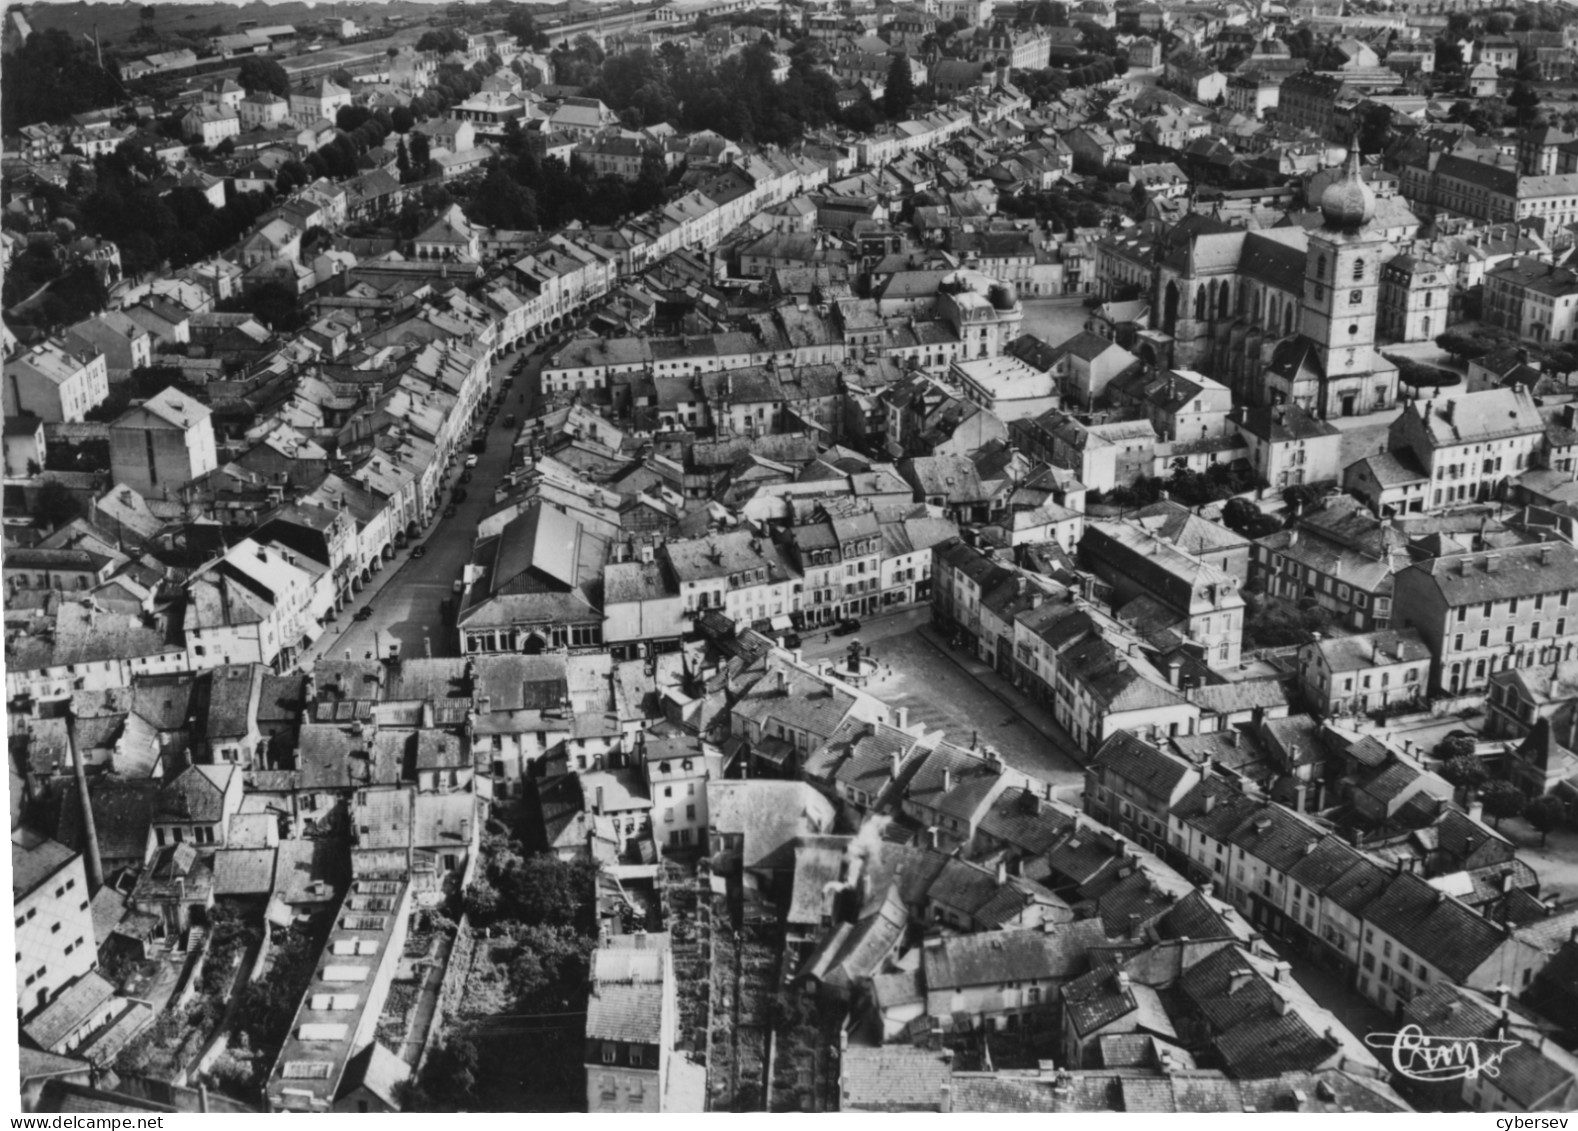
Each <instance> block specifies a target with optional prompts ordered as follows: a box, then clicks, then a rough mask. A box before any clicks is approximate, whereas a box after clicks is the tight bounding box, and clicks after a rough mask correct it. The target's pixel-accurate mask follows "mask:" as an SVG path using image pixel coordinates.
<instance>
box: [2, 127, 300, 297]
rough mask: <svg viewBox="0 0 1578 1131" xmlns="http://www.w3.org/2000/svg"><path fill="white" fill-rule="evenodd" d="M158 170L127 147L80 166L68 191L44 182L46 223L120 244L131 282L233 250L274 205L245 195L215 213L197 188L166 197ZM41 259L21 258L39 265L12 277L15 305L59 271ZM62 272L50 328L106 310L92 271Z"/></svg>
mask: <svg viewBox="0 0 1578 1131" xmlns="http://www.w3.org/2000/svg"><path fill="white" fill-rule="evenodd" d="M158 172H159V164H158V162H157V160H156V159H154V158H153V157H152V155H151V154H150V153H149V152H148V151H147V149H146V148H145V147H144V146H142V145H141V144H138V143H135V142H133V141H126V142H123V143H122V144H121V146H120V148H118V149H117V150H116V151H115V152H114V153H110V154H101V155H99V156H98V157H96V158H94V161H93V164H92V165H86V164H83V165H78V166H76V167H74V168H73V170H72V172H71V176H70V179H69V180H68V182H67V184H66V187H65V188H61V187H59V186H56V185H52V184H49V183H47V182H42V183H40V184H38V185H37V186H36V187H35V188H34V201H35V203H36V204H37V205H38V207H39V210H40V215H41V218H42V220H43V222H45V223H48V224H54V223H57V222H59V221H65V222H66V223H67V224H68V225H69V226H70V230H72V231H75V232H78V233H86V234H91V235H95V236H100V237H103V238H105V239H109V240H113V241H115V243H116V245H117V246H118V247H119V248H120V253H121V267H122V270H123V271H124V272H125V273H126V274H127V275H129V276H130V275H136V274H139V273H142V272H145V271H150V270H153V269H155V268H157V267H159V266H160V265H161V264H168V265H169V266H171V267H184V266H186V265H187V264H189V263H193V262H195V261H197V260H199V259H202V258H205V257H206V256H209V255H212V254H214V253H215V252H217V251H219V250H221V249H223V248H225V247H228V246H230V245H231V244H233V243H235V242H236V240H238V239H240V238H241V237H242V236H243V235H245V234H246V233H247V232H249V231H250V230H251V229H252V227H253V225H254V224H255V223H256V222H257V219H258V217H259V216H261V215H262V214H263V213H264V212H265V211H266V210H267V209H268V207H269V204H270V200H269V196H268V194H266V193H238V194H235V195H233V196H232V197H231V198H230V200H229V202H228V203H227V204H225V206H224V207H221V208H215V207H214V206H213V204H212V203H211V202H210V201H209V200H208V198H207V196H206V195H205V194H204V193H203V192H202V191H201V190H199V189H196V188H184V187H182V188H174V189H170V190H168V191H161V189H160V187H159V186H157V184H156V183H155V181H154V180H153V179H152V178H153V177H155V176H156V175H157V174H158ZM41 254H42V253H39V254H37V255H35V254H33V253H31V252H30V253H29V255H28V256H19V257H18V260H19V262H21V261H22V260H23V259H29V260H31V261H30V262H27V263H24V264H22V268H23V269H22V271H20V272H18V273H17V279H16V282H15V286H13V280H12V279H11V278H9V277H8V278H7V280H6V292H5V294H6V298H5V301H6V302H7V303H8V304H9V303H11V302H13V301H15V300H16V299H17V298H18V297H20V295H19V294H18V293H17V292H18V288H21V287H26V286H27V285H28V284H29V283H30V282H31V283H34V284H35V285H36V284H37V282H39V281H47V279H45V277H46V276H48V275H50V272H51V270H52V268H51V267H50V266H49V265H48V264H47V263H41V262H39V258H40V255H41ZM13 270H15V267H13ZM56 273H57V274H59V275H60V279H59V282H58V283H57V285H56V286H55V287H52V288H51V293H52V294H54V293H55V292H56V291H57V290H58V292H59V294H58V297H59V298H60V299H61V300H62V303H63V305H60V306H59V307H57V308H54V309H52V310H50V311H46V312H45V313H44V314H43V315H42V316H41V317H42V321H43V322H44V323H50V322H58V321H60V320H63V319H66V320H71V321H75V320H76V318H80V317H85V316H86V314H87V313H92V312H93V310H96V309H102V308H103V305H104V297H103V287H102V285H101V284H100V282H99V281H98V279H97V277H96V276H95V275H94V274H93V273H92V272H88V273H86V274H84V273H82V272H80V271H75V272H56ZM8 274H9V273H8ZM73 316H74V317H73Z"/></svg>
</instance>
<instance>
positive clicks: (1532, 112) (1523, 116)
mask: <svg viewBox="0 0 1578 1131" xmlns="http://www.w3.org/2000/svg"><path fill="white" fill-rule="evenodd" d="M1507 105H1508V106H1510V107H1512V110H1513V114H1514V115H1515V117H1516V120H1517V123H1518V125H1520V126H1532V125H1534V123H1535V120H1536V119H1538V118H1539V116H1540V94H1539V91H1537V90H1535V89H1534V88H1533V87H1532V86H1530V85H1529V84H1528V83H1527V82H1523V81H1521V80H1520V81H1519V82H1516V83H1514V84H1513V87H1512V93H1511V94H1510V95H1509V96H1508V97H1507Z"/></svg>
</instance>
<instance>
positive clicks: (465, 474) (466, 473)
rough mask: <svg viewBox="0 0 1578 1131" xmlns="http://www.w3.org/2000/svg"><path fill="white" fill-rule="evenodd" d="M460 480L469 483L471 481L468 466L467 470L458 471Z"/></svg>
mask: <svg viewBox="0 0 1578 1131" xmlns="http://www.w3.org/2000/svg"><path fill="white" fill-rule="evenodd" d="M460 481H461V482H462V483H470V482H471V470H470V469H469V468H468V469H467V470H465V471H462V472H461V473H460Z"/></svg>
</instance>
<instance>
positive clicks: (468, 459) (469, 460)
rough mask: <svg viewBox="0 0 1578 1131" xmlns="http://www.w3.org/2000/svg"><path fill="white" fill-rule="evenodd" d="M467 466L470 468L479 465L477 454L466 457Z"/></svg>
mask: <svg viewBox="0 0 1578 1131" xmlns="http://www.w3.org/2000/svg"><path fill="white" fill-rule="evenodd" d="M466 466H467V467H468V468H472V467H476V466H477V457H476V456H467V457H466Z"/></svg>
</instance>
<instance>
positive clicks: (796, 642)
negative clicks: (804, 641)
mask: <svg viewBox="0 0 1578 1131" xmlns="http://www.w3.org/2000/svg"><path fill="white" fill-rule="evenodd" d="M778 643H779V644H781V645H783V646H784V647H785V648H787V649H789V650H790V651H791V652H792V651H794V650H795V649H796V648H798V647H800V634H799V633H798V632H786V633H784V634H783V635H782V636H780V637H779V638H778Z"/></svg>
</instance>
